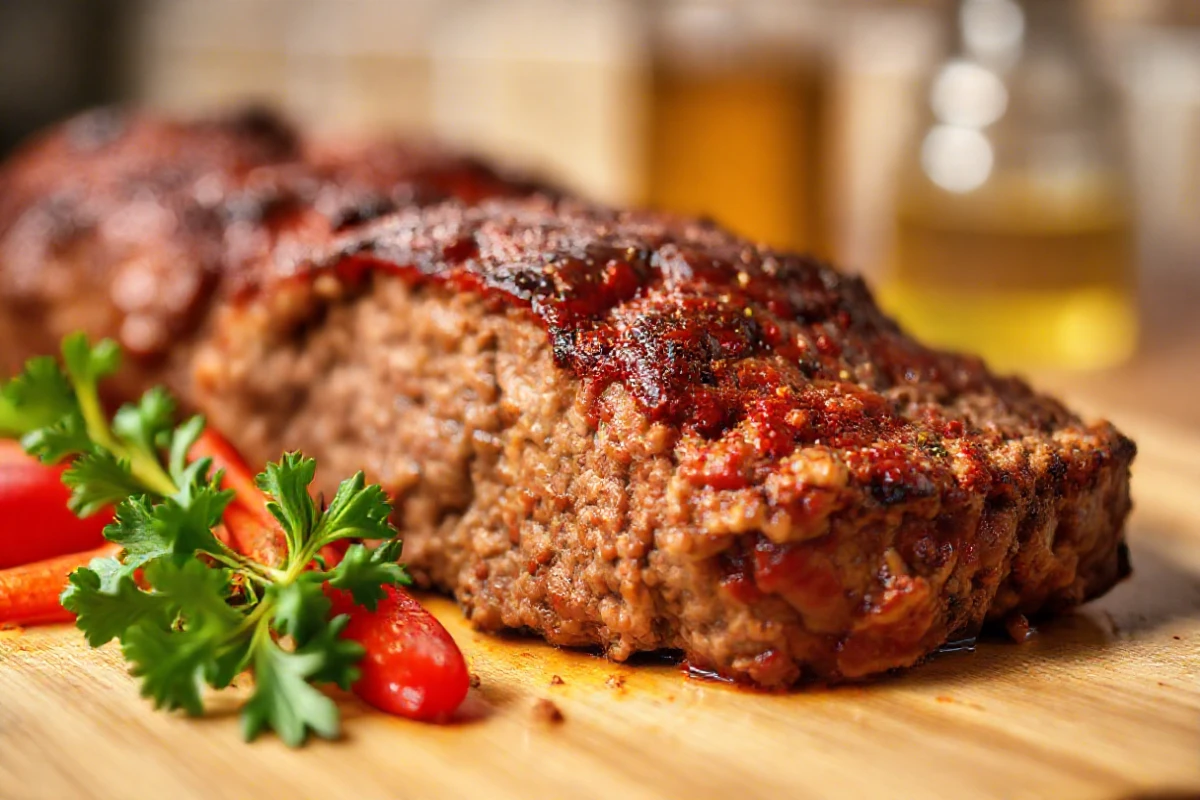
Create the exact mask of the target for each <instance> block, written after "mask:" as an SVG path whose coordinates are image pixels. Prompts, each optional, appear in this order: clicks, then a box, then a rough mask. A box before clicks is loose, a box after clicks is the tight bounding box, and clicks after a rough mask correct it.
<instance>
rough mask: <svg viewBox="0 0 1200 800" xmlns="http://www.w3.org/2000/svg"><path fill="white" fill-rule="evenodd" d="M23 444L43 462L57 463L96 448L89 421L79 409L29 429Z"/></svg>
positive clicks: (27, 450)
mask: <svg viewBox="0 0 1200 800" xmlns="http://www.w3.org/2000/svg"><path fill="white" fill-rule="evenodd" d="M21 446H22V447H24V448H25V451H26V452H27V453H29V454H30V455H34V456H37V457H38V459H40V460H41V462H42V463H43V464H57V463H59V462H60V461H63V460H64V459H67V458H69V457H71V456H74V455H77V454H79V453H88V452H91V451H92V449H93V448H94V445H93V444H92V439H91V437H90V436H89V435H88V432H87V423H85V422H84V421H83V417H82V416H80V414H79V412H78V411H77V410H76V411H69V412H67V414H66V415H64V416H63V417H61V418H60V419H58V420H57V421H55V422H53V423H51V424H49V425H46V426H45V427H42V428H35V429H33V430H31V431H29V432H28V433H26V434H25V436H24V437H22V439H21Z"/></svg>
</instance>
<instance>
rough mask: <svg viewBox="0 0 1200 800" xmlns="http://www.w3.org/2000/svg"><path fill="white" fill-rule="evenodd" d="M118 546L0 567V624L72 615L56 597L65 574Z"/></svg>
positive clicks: (66, 619)
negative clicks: (9, 566) (6, 567)
mask: <svg viewBox="0 0 1200 800" xmlns="http://www.w3.org/2000/svg"><path fill="white" fill-rule="evenodd" d="M119 550H120V547H118V546H117V545H115V544H106V545H104V546H103V547H98V548H96V549H95V550H87V551H85V552H82V553H71V554H69V555H65V556H58V557H57V558H49V559H46V560H45V561H36V562H34V563H32V564H25V565H23V566H20V567H13V568H11V569H6V570H0V625H41V624H45V623H50V622H70V621H71V620H73V619H75V615H74V614H72V613H71V612H70V611H67V610H66V609H65V608H63V607H62V603H60V602H59V600H58V598H59V595H61V594H62V593H63V590H64V589H66V588H67V576H68V575H70V574H71V573H72V572H73V571H75V570H76V569H78V568H79V567H86V566H87V565H88V564H89V563H90V562H91V560H92V559H93V558H104V557H106V556H112V555H116V553H117V552H118V551H119Z"/></svg>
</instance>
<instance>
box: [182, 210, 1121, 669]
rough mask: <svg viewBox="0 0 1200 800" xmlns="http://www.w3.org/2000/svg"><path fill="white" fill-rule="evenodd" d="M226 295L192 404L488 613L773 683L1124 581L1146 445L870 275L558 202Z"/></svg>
mask: <svg viewBox="0 0 1200 800" xmlns="http://www.w3.org/2000/svg"><path fill="white" fill-rule="evenodd" d="M253 283H254V285H253V290H252V291H250V292H249V293H248V294H247V295H246V296H245V297H243V298H242V299H241V300H240V301H239V302H238V303H235V304H232V305H230V306H228V307H225V308H223V309H221V311H220V315H219V319H218V322H217V324H216V326H215V329H214V331H213V333H212V336H211V338H209V339H208V340H207V341H206V342H205V343H204V344H203V346H202V347H201V348H200V350H199V352H198V353H197V355H196V357H195V360H194V367H195V373H194V374H195V392H196V393H195V396H194V398H193V399H194V401H195V402H196V403H197V404H198V405H199V406H200V407H201V408H202V409H203V410H204V411H205V412H206V413H207V414H208V415H209V417H210V419H211V420H212V422H213V423H215V424H216V426H217V427H218V428H220V429H221V430H224V431H228V432H229V433H230V435H231V436H232V437H233V438H234V440H235V442H236V443H237V445H239V446H240V447H241V448H243V449H244V451H245V452H246V454H247V455H248V456H249V457H250V458H251V459H253V460H256V461H259V462H262V461H265V460H267V459H269V458H275V457H277V456H278V454H279V453H280V452H281V451H283V450H285V449H291V448H299V449H302V450H304V451H305V452H307V453H309V454H311V455H313V456H315V457H317V458H318V460H319V463H320V464H321V469H322V475H321V476H319V478H318V480H319V481H321V482H322V484H323V489H324V491H325V492H326V493H328V492H330V491H332V489H333V484H332V481H333V479H335V478H336V477H337V476H339V475H343V474H346V473H348V472H350V471H352V470H355V469H358V468H360V467H365V468H366V469H367V470H368V472H369V473H370V476H371V477H372V478H373V479H375V480H379V481H381V482H382V483H383V484H384V486H385V487H386V488H387V489H388V490H389V491H390V492H392V493H393V495H394V496H395V498H396V503H397V514H398V522H399V524H400V526H401V529H402V531H403V534H404V537H405V552H406V560H407V561H408V563H409V564H410V566H411V567H412V568H413V569H414V570H415V571H416V574H417V575H418V576H419V578H420V579H421V580H422V581H423V582H425V583H426V584H428V585H432V586H435V587H438V588H440V589H444V590H449V591H452V592H454V594H455V596H456V597H457V598H458V601H459V602H460V604H461V605H462V607H463V609H464V610H465V612H466V613H467V615H468V616H469V617H470V619H471V620H472V621H473V622H474V623H475V624H476V625H477V626H479V627H480V628H483V629H486V630H501V629H525V630H528V631H533V632H536V633H538V634H540V635H542V636H544V637H545V638H546V639H548V640H549V641H551V642H554V643H556V644H560V645H571V646H576V645H578V646H596V645H598V646H600V647H603V648H604V649H605V650H606V651H607V653H608V654H609V655H610V656H611V657H613V658H615V659H626V658H628V657H630V656H631V655H633V654H634V653H636V652H638V651H644V650H653V649H657V648H678V649H681V650H683V651H684V652H685V653H686V656H687V658H688V660H689V661H690V662H691V663H692V664H693V665H695V666H698V667H702V668H706V669H712V670H716V671H718V672H719V673H721V674H724V675H727V676H731V677H734V678H737V679H742V680H748V681H753V682H755V683H758V684H761V685H764V686H783V685H787V684H791V683H793V682H795V681H797V680H800V679H802V678H804V677H807V676H815V677H819V678H823V679H831V680H836V679H852V678H859V677H862V676H866V675H870V674H873V673H878V672H881V671H884V670H888V669H891V668H894V667H904V666H908V665H911V664H914V663H916V662H918V661H920V660H921V659H922V658H924V657H925V656H926V655H928V654H929V653H931V652H932V651H934V650H935V649H937V648H938V647H939V646H940V645H942V644H943V643H945V642H946V641H947V640H948V639H952V638H956V637H959V636H962V635H964V634H970V633H973V632H974V631H976V630H977V629H978V628H979V626H980V625H981V624H982V623H983V622H984V621H985V620H989V619H999V618H1003V617H1005V616H1006V615H1008V614H1010V613H1015V612H1024V613H1035V612H1043V611H1060V610H1063V609H1067V608H1070V607H1072V606H1074V605H1076V604H1078V603H1080V602H1082V601H1084V600H1086V599H1088V598H1090V597H1093V596H1095V595H1097V594H1100V593H1102V592H1104V591H1106V590H1107V589H1108V588H1109V587H1111V586H1112V585H1113V584H1114V583H1115V582H1116V581H1118V580H1120V579H1121V578H1122V577H1124V576H1125V575H1126V574H1127V573H1128V562H1127V558H1126V553H1125V545H1124V540H1123V523H1124V520H1125V517H1126V514H1127V512H1128V511H1129V507H1130V500H1129V466H1130V462H1131V460H1132V459H1133V457H1134V453H1135V448H1134V445H1133V443H1132V442H1131V441H1130V440H1129V439H1127V438H1125V437H1124V436H1122V435H1121V434H1120V433H1119V432H1118V431H1117V430H1116V429H1114V428H1113V427H1112V426H1111V425H1109V424H1107V423H1096V424H1085V423H1083V422H1081V421H1080V420H1079V419H1078V418H1077V417H1076V416H1074V415H1072V414H1071V413H1070V412H1069V411H1068V410H1067V409H1065V408H1064V407H1063V406H1062V405H1060V404H1059V403H1058V402H1057V401H1055V400H1053V399H1051V398H1048V397H1045V396H1042V395H1038V394H1036V393H1034V392H1033V391H1032V390H1030V388H1029V387H1028V386H1026V385H1025V384H1024V383H1022V382H1021V381H1019V380H1016V379H1013V378H1005V377H998V376H996V375H993V374H992V373H990V372H989V371H988V370H987V369H985V367H984V366H983V364H982V363H981V362H980V361H979V360H978V359H975V358H971V357H966V356H959V355H951V354H947V353H941V352H937V351H933V350H930V349H927V348H925V347H923V346H921V345H919V344H917V343H916V342H914V341H913V340H912V339H910V338H908V337H906V336H905V335H904V334H903V333H902V332H901V331H900V330H899V329H898V328H897V327H896V325H895V324H894V323H893V322H892V321H891V320H889V319H888V318H887V317H885V316H884V315H883V314H881V313H880V311H879V310H878V309H877V308H876V306H875V304H874V302H873V301H872V299H871V296H870V294H869V293H868V291H867V289H866V288H865V287H864V285H863V284H862V282H861V281H860V280H858V279H857V278H853V277H848V276H846V275H843V274H841V273H839V272H837V271H835V270H833V269H831V268H829V267H827V266H824V265H822V264H819V263H817V262H814V261H812V260H809V259H805V258H801V257H797V256H791V255H783V254H778V253H774V252H771V251H769V250H765V249H763V248H761V247H758V246H755V245H752V244H750V243H748V242H746V241H743V240H740V239H737V238H735V237H733V236H731V235H729V234H727V233H725V232H724V231H722V230H720V229H718V228H716V227H714V226H711V225H707V224H701V223H697V222H691V221H687V220H678V219H672V218H668V217H664V216H658V215H652V214H645V213H641V214H631V213H620V212H615V211H610V210H606V209H602V208H596V207H592V206H588V205H584V204H580V203H577V202H574V201H552V200H547V199H541V198H533V199H526V200H503V201H500V200H497V201H489V202H485V203H483V204H482V205H480V206H477V207H465V206H463V205H461V204H458V203H453V202H451V203H445V204H441V205H437V206H433V207H428V208H424V209H410V210H408V211H405V212H402V213H399V214H397V215H394V216H391V217H388V218H385V219H383V220H381V221H378V222H376V223H373V224H371V225H369V226H366V227H365V228H363V229H362V230H360V231H357V232H355V233H353V234H352V235H349V236H345V237H342V238H341V239H339V240H338V241H337V242H336V244H335V246H333V247H332V248H330V249H327V250H321V251H317V252H314V255H313V256H312V257H311V258H310V259H308V260H302V261H295V260H292V261H289V262H287V263H286V264H284V263H283V262H276V263H275V268H274V269H273V270H271V271H267V272H263V273H261V274H259V275H257V276H255V278H254V282H253Z"/></svg>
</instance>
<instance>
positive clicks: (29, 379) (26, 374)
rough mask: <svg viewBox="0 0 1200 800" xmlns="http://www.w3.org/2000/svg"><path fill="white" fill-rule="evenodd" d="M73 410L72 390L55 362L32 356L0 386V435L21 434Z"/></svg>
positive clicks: (73, 396) (44, 357)
mask: <svg viewBox="0 0 1200 800" xmlns="http://www.w3.org/2000/svg"><path fill="white" fill-rule="evenodd" d="M75 409H76V402H75V392H74V391H72V389H71V385H70V383H69V382H68V381H67V378H66V376H65V375H63V372H62V370H61V369H60V368H59V366H58V362H57V361H55V360H54V359H53V358H51V357H50V356H38V357H37V358H31V359H29V361H27V362H26V363H25V369H24V371H22V372H21V374H20V375H17V376H16V377H14V378H13V379H12V380H10V381H8V383H6V384H4V386H3V387H0V436H8V437H20V436H24V435H25V434H27V433H29V432H30V431H34V430H37V429H38V428H44V427H46V426H47V425H53V424H54V423H55V422H57V421H58V420H60V419H61V418H62V417H64V416H66V415H67V414H69V413H71V412H72V411H74V410H75Z"/></svg>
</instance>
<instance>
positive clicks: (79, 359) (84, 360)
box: [62, 333, 121, 389]
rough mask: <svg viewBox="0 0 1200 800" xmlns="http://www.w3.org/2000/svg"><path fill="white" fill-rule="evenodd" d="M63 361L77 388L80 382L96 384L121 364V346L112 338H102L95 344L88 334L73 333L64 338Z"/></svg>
mask: <svg viewBox="0 0 1200 800" xmlns="http://www.w3.org/2000/svg"><path fill="white" fill-rule="evenodd" d="M62 354H63V363H64V364H65V365H66V368H67V374H68V375H69V376H70V377H71V381H72V383H74V384H75V386H76V389H78V388H79V386H80V384H95V383H97V382H99V381H100V380H101V379H102V378H107V377H108V376H109V375H112V374H113V373H114V372H116V371H117V368H118V367H120V366H121V348H120V347H119V346H118V345H117V343H116V342H114V341H113V340H112V339H101V340H100V341H99V342H97V343H96V344H95V345H94V346H93V345H92V344H91V343H89V342H88V338H87V335H86V334H83V333H73V334H71V335H70V336H68V337H66V338H65V339H63V344H62Z"/></svg>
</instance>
